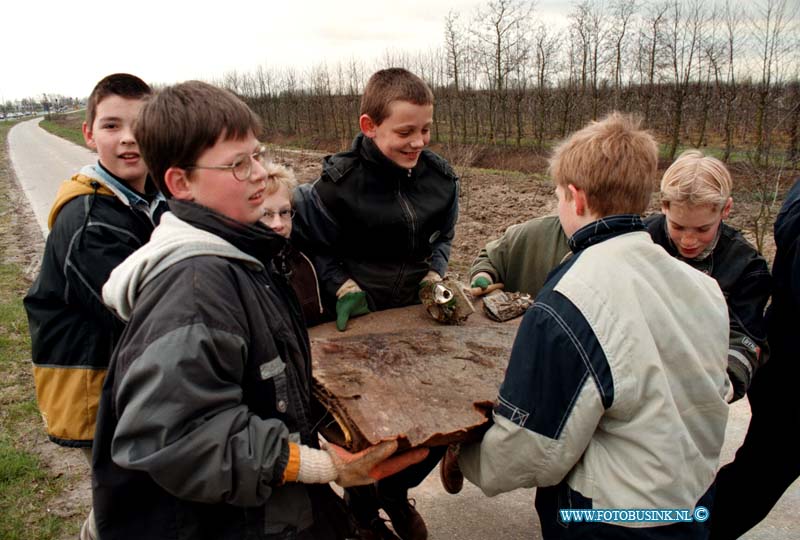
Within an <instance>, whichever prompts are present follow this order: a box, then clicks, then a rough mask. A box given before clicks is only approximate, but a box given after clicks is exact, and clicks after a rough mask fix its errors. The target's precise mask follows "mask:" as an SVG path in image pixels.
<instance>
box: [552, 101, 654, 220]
mask: <svg viewBox="0 0 800 540" xmlns="http://www.w3.org/2000/svg"><path fill="white" fill-rule="evenodd" d="M639 125H640V121H639V120H638V119H636V118H634V117H631V116H627V115H623V114H620V113H618V112H613V113H611V114H609V115H608V116H607V117H605V118H604V119H602V120H600V121H599V122H592V123H590V124H589V125H588V126H586V127H584V128H583V129H581V130H579V131H576V132H575V133H573V134H572V135H571V136H570V137H569V138H568V139H567V140H565V141H564V142H562V143H561V144H559V145H558V147H556V149H555V151H554V152H553V156H552V157H551V158H550V176H551V177H552V178H553V181H554V182H555V183H556V185H559V186H561V187H563V188H566V187H567V186H568V185H569V184H572V185H574V186H575V187H576V188H579V189H582V190H583V191H584V192H585V193H586V201H587V204H588V205H589V208H590V209H591V211H592V212H593V213H595V214H596V215H598V216H599V217H604V216H610V215H614V214H641V213H643V212H644V211H645V209H646V208H647V205H648V204H649V202H650V196H651V194H652V192H653V188H654V177H655V173H656V170H657V169H658V145H657V144H656V141H655V139H654V138H653V136H652V135H651V134H650V133H648V132H647V131H645V130H643V129H640V127H639ZM564 194H565V197H567V199H569V197H570V192H569V190H567V189H564Z"/></svg>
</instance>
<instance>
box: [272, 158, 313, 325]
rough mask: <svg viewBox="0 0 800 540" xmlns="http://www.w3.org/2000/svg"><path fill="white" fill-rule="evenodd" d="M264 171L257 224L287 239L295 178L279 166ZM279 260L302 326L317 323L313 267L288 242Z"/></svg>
mask: <svg viewBox="0 0 800 540" xmlns="http://www.w3.org/2000/svg"><path fill="white" fill-rule="evenodd" d="M266 169H267V188H266V191H265V196H264V217H263V218H261V222H262V223H264V225H266V226H267V227H269V228H270V229H272V230H273V231H275V232H276V233H278V234H279V235H281V236H283V237H284V238H289V237H290V236H291V234H292V218H293V217H294V214H295V211H294V208H293V207H292V205H293V203H294V189H295V188H296V187H297V179H296V178H295V176H294V173H293V172H292V171H291V170H289V169H288V168H286V167H284V166H283V165H277V164H275V163H268V164H267V165H266ZM281 260H282V264H283V265H285V268H284V274H286V275H287V276H288V278H289V283H290V284H291V286H292V289H294V293H295V294H296V295H297V300H298V301H299V302H300V307H301V309H302V310H303V317H304V318H305V321H306V326H308V327H310V326H314V325H317V324H319V323H321V322H322V320H323V309H322V298H321V297H320V293H319V282H318V280H317V273H316V271H315V270H314V265H313V264H312V263H311V261H310V260H309V258H308V257H306V256H305V255H304V254H303V252H301V251H300V250H299V249H296V248H295V247H294V246H293V245H292V244H291V243H289V244H287V246H286V248H285V252H284V255H283V257H282V259H281Z"/></svg>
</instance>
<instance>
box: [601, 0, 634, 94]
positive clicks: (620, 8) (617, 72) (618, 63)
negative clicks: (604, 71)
mask: <svg viewBox="0 0 800 540" xmlns="http://www.w3.org/2000/svg"><path fill="white" fill-rule="evenodd" d="M637 1H638V0H614V1H613V2H612V4H611V17H612V18H613V24H610V25H609V32H608V39H609V41H610V45H611V49H612V53H613V56H614V60H613V62H612V63H611V66H612V69H611V76H612V78H613V80H614V103H613V105H614V108H615V109H617V108H619V106H620V105H619V101H620V94H621V92H622V84H623V67H622V66H623V64H624V60H625V56H626V52H627V51H626V46H627V41H626V40H627V39H628V38H629V37H630V36H629V34H628V30H629V26H630V24H631V20H632V19H633V17H634V15H635V14H636V10H637V9H638V5H637Z"/></svg>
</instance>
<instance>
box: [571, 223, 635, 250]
mask: <svg viewBox="0 0 800 540" xmlns="http://www.w3.org/2000/svg"><path fill="white" fill-rule="evenodd" d="M644 230H645V226H644V223H642V218H641V216H639V215H638V214H618V215H615V216H607V217H604V218H600V219H598V220H597V221H593V222H592V223H589V224H588V225H584V226H583V227H581V228H580V229H578V230H577V231H576V232H575V234H573V235H572V238H570V239H569V248H570V249H571V250H572V252H573V253H577V252H579V251H581V250H584V249H586V248H588V247H589V246H593V245H595V244H599V243H600V242H604V241H606V240H608V239H610V238H614V237H616V236H620V235H622V234H627V233H630V232H637V231H644Z"/></svg>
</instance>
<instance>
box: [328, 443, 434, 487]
mask: <svg viewBox="0 0 800 540" xmlns="http://www.w3.org/2000/svg"><path fill="white" fill-rule="evenodd" d="M325 450H327V452H328V454H329V455H330V456H331V459H332V460H333V465H334V467H336V472H337V477H336V480H335V481H336V483H337V484H339V485H340V486H342V487H350V486H363V485H366V484H372V483H374V482H375V481H376V480H381V479H382V478H386V477H387V476H391V475H393V474H396V473H398V472H400V471H402V470H403V469H405V468H406V467H409V466H411V465H414V464H415V463H419V462H420V461H422V460H423V459H425V457H426V456H427V455H428V449H427V448H415V449H413V450H409V451H408V452H403V453H402V454H398V455H397V456H393V457H389V456H391V455H392V454H393V453H394V452H395V451H396V450H397V441H384V442H382V443H378V444H376V445H374V446H370V447H369V448H367V449H366V450H362V451H361V452H358V453H356V454H351V453H350V452H348V451H347V450H345V449H344V448H342V447H341V446H336V445H335V444H332V443H327V444H326V445H325Z"/></svg>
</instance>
